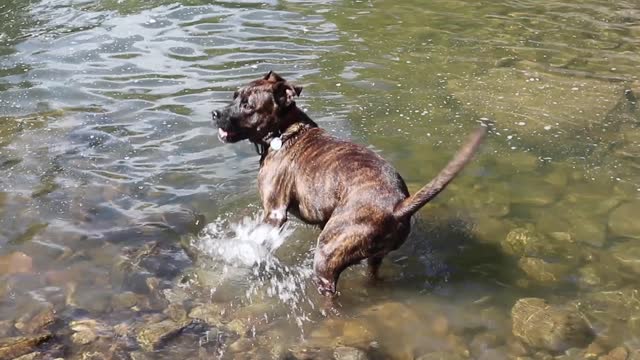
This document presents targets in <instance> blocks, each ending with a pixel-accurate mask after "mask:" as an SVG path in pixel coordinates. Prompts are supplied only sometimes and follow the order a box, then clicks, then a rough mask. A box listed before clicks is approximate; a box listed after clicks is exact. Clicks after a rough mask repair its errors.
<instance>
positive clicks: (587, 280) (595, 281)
mask: <svg viewBox="0 0 640 360" xmlns="http://www.w3.org/2000/svg"><path fill="white" fill-rule="evenodd" d="M578 285H579V286H580V287H581V288H586V289H588V288H594V287H597V286H600V285H602V278H601V277H600V274H599V271H598V269H597V268H596V267H595V266H593V265H586V266H583V267H581V268H580V269H579V270H578Z"/></svg>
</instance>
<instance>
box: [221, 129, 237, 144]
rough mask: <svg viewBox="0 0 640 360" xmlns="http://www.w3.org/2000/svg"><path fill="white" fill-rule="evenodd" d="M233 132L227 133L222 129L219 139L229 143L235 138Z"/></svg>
mask: <svg viewBox="0 0 640 360" xmlns="http://www.w3.org/2000/svg"><path fill="white" fill-rule="evenodd" d="M233 135H234V134H233V132H231V131H225V130H222V129H221V128H218V139H220V141H222V142H227V141H229V139H230V138H231V137H232V136H233Z"/></svg>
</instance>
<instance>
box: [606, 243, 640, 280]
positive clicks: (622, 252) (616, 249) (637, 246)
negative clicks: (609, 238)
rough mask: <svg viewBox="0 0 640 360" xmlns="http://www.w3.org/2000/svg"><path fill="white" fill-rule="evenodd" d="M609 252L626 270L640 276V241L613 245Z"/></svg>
mask: <svg viewBox="0 0 640 360" xmlns="http://www.w3.org/2000/svg"><path fill="white" fill-rule="evenodd" d="M609 251H610V252H611V255H612V256H613V258H614V259H616V260H617V261H618V262H619V263H620V265H622V266H623V267H624V268H625V269H627V270H630V271H632V272H634V273H636V274H640V241H637V240H630V241H625V242H623V243H619V244H616V245H613V246H612V247H611V248H610V249H609Z"/></svg>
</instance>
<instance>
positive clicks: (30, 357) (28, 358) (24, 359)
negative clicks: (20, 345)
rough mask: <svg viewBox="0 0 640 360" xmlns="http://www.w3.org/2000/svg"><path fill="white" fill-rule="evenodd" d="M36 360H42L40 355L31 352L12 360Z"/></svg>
mask: <svg viewBox="0 0 640 360" xmlns="http://www.w3.org/2000/svg"><path fill="white" fill-rule="evenodd" d="M37 359H42V353H40V352H32V353H30V354H26V355H22V356H19V357H17V358H15V359H13V360H37Z"/></svg>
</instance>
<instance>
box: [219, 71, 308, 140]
mask: <svg viewBox="0 0 640 360" xmlns="http://www.w3.org/2000/svg"><path fill="white" fill-rule="evenodd" d="M301 91H302V87H300V86H294V85H292V84H290V83H288V82H287V81H286V80H285V79H283V78H282V77H281V76H279V75H278V74H276V73H274V72H272V71H270V72H269V73H268V74H267V75H265V76H264V77H263V78H262V79H258V80H255V81H252V82H251V83H249V85H247V86H244V87H241V88H240V89H238V90H237V91H236V92H235V93H234V94H233V101H232V102H231V104H229V105H227V106H226V107H224V108H222V109H218V110H214V111H213V113H212V115H213V121H214V123H215V125H216V126H217V127H218V137H219V138H220V140H221V141H223V142H231V143H233V142H238V141H240V140H245V139H249V140H250V141H251V142H254V143H259V142H261V141H262V140H263V139H264V138H265V137H266V136H267V135H269V134H270V133H277V132H280V131H282V130H283V128H284V127H285V126H286V125H287V124H285V123H284V121H285V118H286V113H287V112H288V111H290V110H291V109H292V108H294V107H295V97H296V96H299V95H300V92H301Z"/></svg>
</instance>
